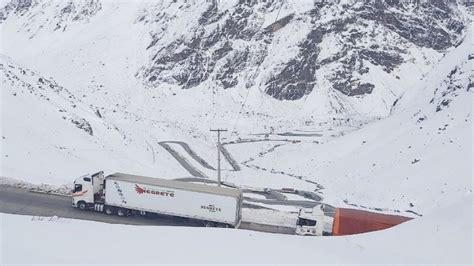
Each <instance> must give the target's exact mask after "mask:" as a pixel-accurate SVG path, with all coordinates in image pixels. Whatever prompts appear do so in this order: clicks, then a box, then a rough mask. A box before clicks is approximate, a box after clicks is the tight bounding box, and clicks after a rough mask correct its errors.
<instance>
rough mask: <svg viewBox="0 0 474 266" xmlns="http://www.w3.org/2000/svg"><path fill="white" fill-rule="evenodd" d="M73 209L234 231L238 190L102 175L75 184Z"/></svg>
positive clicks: (238, 207) (238, 219)
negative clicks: (157, 216) (174, 218)
mask: <svg viewBox="0 0 474 266" xmlns="http://www.w3.org/2000/svg"><path fill="white" fill-rule="evenodd" d="M72 206H73V207H76V208H79V209H82V210H95V211H98V212H104V213H106V214H108V215H113V214H117V215H119V216H127V215H130V214H141V215H146V214H150V213H151V214H163V215H170V216H177V217H184V218H191V219H196V220H200V221H202V222H203V224H204V225H206V226H224V227H235V228H237V227H238V226H239V225H240V222H241V207H242V192H241V190H240V189H236V188H227V187H217V186H212V185H205V184H195V183H188V182H181V181H175V180H167V179H160V178H152V177H144V176H136V175H129V174H123V173H115V174H112V175H108V176H104V173H103V172H98V173H95V174H93V175H85V176H82V177H80V178H78V179H76V180H75V181H74V190H73V197H72Z"/></svg>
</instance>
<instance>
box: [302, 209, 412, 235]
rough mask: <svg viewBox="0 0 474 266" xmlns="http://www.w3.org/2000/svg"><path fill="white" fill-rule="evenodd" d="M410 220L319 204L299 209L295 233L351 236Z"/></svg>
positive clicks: (402, 217) (408, 218) (403, 217)
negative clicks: (310, 207)
mask: <svg viewBox="0 0 474 266" xmlns="http://www.w3.org/2000/svg"><path fill="white" fill-rule="evenodd" d="M411 219H412V218H410V217H405V216H400V215H390V214H383V213H375V212H370V211H364V210H358V209H348V208H334V207H332V206H329V205H324V204H321V205H318V206H315V207H314V208H312V209H300V211H299V214H298V220H297V224H296V232H295V233H296V234H297V235H313V236H322V235H333V236H342V235H353V234H361V233H367V232H372V231H377V230H382V229H387V228H390V227H392V226H395V225H398V224H401V223H403V222H406V221H409V220H411Z"/></svg>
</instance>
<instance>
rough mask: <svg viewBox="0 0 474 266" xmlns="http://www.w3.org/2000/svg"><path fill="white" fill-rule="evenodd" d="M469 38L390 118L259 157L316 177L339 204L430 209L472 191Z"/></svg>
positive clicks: (331, 200) (260, 162)
mask: <svg viewBox="0 0 474 266" xmlns="http://www.w3.org/2000/svg"><path fill="white" fill-rule="evenodd" d="M472 43H473V41H472V34H471V35H470V39H468V40H466V42H464V43H463V44H461V45H460V46H459V47H458V48H456V49H452V50H451V51H450V52H449V53H448V54H447V55H446V56H445V57H444V58H443V59H442V60H441V62H440V63H439V64H438V65H437V66H436V67H435V68H434V69H433V71H432V72H430V73H429V74H428V75H427V76H426V77H425V78H424V79H423V80H421V81H419V82H418V83H417V84H416V85H415V86H414V87H413V88H412V89H411V90H409V91H407V92H406V93H405V94H404V95H403V97H402V98H401V99H400V100H399V101H398V102H397V104H396V105H395V106H394V107H393V110H392V115H391V116H390V117H388V118H386V119H383V120H381V121H377V122H374V123H371V124H369V125H367V126H366V127H364V128H362V129H360V130H357V131H353V132H351V133H349V134H346V135H345V136H343V137H340V138H336V139H334V140H331V141H328V142H326V143H323V144H314V143H307V142H303V143H300V144H296V145H291V146H284V147H281V148H279V149H278V150H276V151H275V152H274V153H270V154H268V155H266V156H264V157H263V158H260V159H258V160H257V161H256V162H255V163H256V164H258V165H260V166H262V167H270V166H274V163H273V162H274V161H275V160H278V161H279V162H281V163H280V164H279V167H278V168H277V169H278V170H283V171H287V172H293V173H297V174H300V175H304V176H310V177H312V178H313V180H314V181H317V182H319V183H320V184H322V185H323V186H324V187H325V189H324V191H323V193H324V195H325V199H326V201H327V202H328V203H333V204H335V205H337V206H344V205H345V206H347V204H346V203H350V204H355V205H358V206H359V207H361V206H365V207H370V208H380V209H391V210H400V211H404V210H413V211H417V212H419V213H425V212H427V211H432V210H434V209H436V208H438V207H439V206H442V205H443V204H447V203H448V202H451V201H455V200H458V199H459V197H462V196H463V195H471V194H472V181H473V180H472V176H473V175H472V173H473V169H472V162H473V155H472V147H473V143H472V136H473V132H472V106H473V97H474V94H473V80H474V78H473V76H472V62H473V61H472V60H468V55H469V54H470V53H472V51H473V44H472ZM303 155H304V156H303ZM291 158H298V159H297V160H292V159H291ZM343 201H346V202H345V203H344V202H343Z"/></svg>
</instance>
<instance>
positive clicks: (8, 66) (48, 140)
mask: <svg viewBox="0 0 474 266" xmlns="http://www.w3.org/2000/svg"><path fill="white" fill-rule="evenodd" d="M0 79H1V80H2V83H1V86H2V92H1V96H2V109H1V121H2V127H1V136H2V139H1V147H2V149H1V152H2V160H1V163H2V165H1V176H8V177H13V178H24V177H29V178H28V180H29V181H33V182H46V183H53V184H64V183H67V182H68V181H69V180H71V178H72V176H79V175H82V174H83V173H87V172H94V171H97V170H98V169H104V168H105V170H106V171H118V170H120V169H122V170H123V171H128V172H130V171H132V172H136V173H143V172H148V173H149V175H158V176H159V175H162V176H164V177H170V178H171V177H175V175H180V176H185V175H186V172H184V171H183V170H181V168H180V167H179V166H178V165H177V163H175V162H174V161H172V160H171V158H168V156H167V154H166V153H165V152H161V153H159V152H158V153H156V152H155V151H154V150H153V146H151V144H149V143H147V142H146V141H144V140H142V139H140V140H134V139H128V138H127V135H126V134H125V133H124V132H123V131H121V130H120V128H119V127H118V126H117V125H116V124H114V123H110V122H108V121H107V120H106V119H105V118H104V116H103V115H104V113H106V111H104V109H100V108H99V107H95V106H93V105H90V104H87V103H86V102H85V99H84V98H83V97H80V96H79V97H78V96H75V95H74V94H72V93H71V92H70V91H69V90H68V89H66V88H64V87H62V86H61V85H59V84H57V83H56V82H55V81H54V80H53V79H51V78H46V77H44V76H42V75H41V74H39V73H37V72H34V71H31V70H29V69H28V68H24V67H21V66H19V65H16V64H14V63H13V62H12V61H11V60H10V59H9V58H7V57H5V56H2V57H1V58H0ZM151 139H152V138H149V140H150V141H152V140H151ZM155 146H157V144H155ZM158 161H161V162H162V163H163V164H166V165H167V166H168V167H167V168H160V167H159V166H158V164H157V162H158ZM173 166H174V167H173ZM157 169H159V171H158V170H157Z"/></svg>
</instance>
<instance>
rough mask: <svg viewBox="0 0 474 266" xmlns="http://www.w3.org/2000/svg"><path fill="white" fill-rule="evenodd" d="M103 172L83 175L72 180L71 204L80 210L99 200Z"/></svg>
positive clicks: (101, 192) (101, 190) (102, 184)
mask: <svg viewBox="0 0 474 266" xmlns="http://www.w3.org/2000/svg"><path fill="white" fill-rule="evenodd" d="M104 180H105V177H104V172H102V171H101V172H98V173H95V174H93V175H90V174H88V175H84V176H81V177H79V178H77V179H76V180H75V181H74V188H73V190H72V206H73V207H76V208H79V209H81V210H85V209H90V208H92V207H93V206H94V202H97V201H98V200H100V197H101V194H103V190H104Z"/></svg>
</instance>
